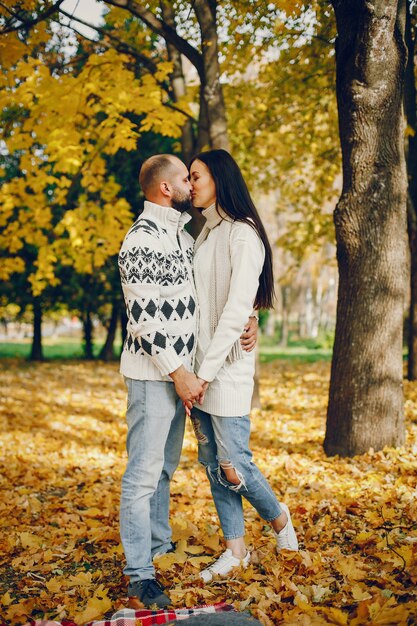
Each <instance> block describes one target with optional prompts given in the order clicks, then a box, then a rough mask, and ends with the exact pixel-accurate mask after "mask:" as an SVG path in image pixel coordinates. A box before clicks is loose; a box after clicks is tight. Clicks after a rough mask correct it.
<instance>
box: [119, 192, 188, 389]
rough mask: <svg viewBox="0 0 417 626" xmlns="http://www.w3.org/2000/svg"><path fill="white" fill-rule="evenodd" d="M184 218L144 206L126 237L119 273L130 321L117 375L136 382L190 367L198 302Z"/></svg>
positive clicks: (169, 210)
mask: <svg viewBox="0 0 417 626" xmlns="http://www.w3.org/2000/svg"><path fill="white" fill-rule="evenodd" d="M190 219H191V218H190V216H189V215H188V214H187V213H182V214H181V213H179V212H178V211H176V210H175V209H172V208H170V207H163V206H160V205H158V204H154V203H153V202H148V201H146V202H145V209H144V211H143V213H142V214H141V215H140V216H139V218H138V219H137V220H136V222H135V223H134V224H133V226H132V227H131V229H130V230H129V232H128V233H127V235H126V237H125V239H124V241H123V244H122V247H121V250H120V253H119V269H120V276H121V281H122V289H123V294H124V298H125V303H126V310H127V315H128V322H127V336H126V340H125V343H124V346H123V352H122V357H121V362H120V371H121V373H122V374H123V375H124V376H127V377H128V378H133V379H136V380H167V381H170V380H171V378H170V377H169V376H168V374H169V373H170V372H173V371H174V370H176V369H177V368H178V367H180V366H181V365H184V366H185V367H186V368H187V369H188V370H191V369H192V367H193V364H194V353H195V348H196V332H197V314H198V310H197V297H196V292H195V286H194V280H193V270H192V261H193V247H194V240H193V238H192V237H191V235H190V234H188V233H187V232H186V231H185V230H184V226H185V224H186V223H187V222H188V221H189V220H190Z"/></svg>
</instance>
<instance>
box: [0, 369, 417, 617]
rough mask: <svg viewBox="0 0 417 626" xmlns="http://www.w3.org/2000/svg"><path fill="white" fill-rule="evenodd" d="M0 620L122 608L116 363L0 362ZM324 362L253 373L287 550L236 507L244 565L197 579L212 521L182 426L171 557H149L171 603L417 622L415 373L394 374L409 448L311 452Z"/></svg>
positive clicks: (255, 439)
mask: <svg viewBox="0 0 417 626" xmlns="http://www.w3.org/2000/svg"><path fill="white" fill-rule="evenodd" d="M0 373H1V376H2V387H3V390H4V392H5V393H4V392H3V394H2V399H1V405H0V409H1V413H0V415H1V424H0V427H1V432H2V436H1V459H0V469H1V472H0V473H1V476H2V480H1V484H0V486H1V491H2V493H1V501H0V511H1V522H0V523H1V526H2V532H1V537H0V547H1V552H0V605H1V606H0V611H1V612H0V615H1V617H2V618H3V620H4V621H7V622H10V623H15V624H19V623H25V622H26V621H27V618H28V617H31V618H41V617H48V618H53V619H56V620H60V619H63V618H64V617H66V618H69V619H72V620H75V621H76V622H77V623H79V624H82V623H84V622H87V621H89V620H91V619H94V618H97V617H99V616H101V615H103V614H105V613H109V614H111V612H112V611H114V610H117V609H118V608H121V606H123V604H124V602H125V594H126V580H125V579H124V577H123V574H122V568H123V552H122V549H121V546H120V544H119V535H118V502H119V495H120V479H121V475H122V472H123V468H124V464H125V450H124V444H125V441H124V440H125V432H126V429H125V424H124V408H125V390H124V385H123V383H122V381H121V379H120V376H119V374H118V373H117V365H115V364H111V365H100V364H86V363H76V362H73V363H66V364H56V363H45V364H39V365H30V364H22V363H20V364H19V363H17V362H13V361H4V362H2V364H1V372H0ZM328 376H329V366H328V364H325V363H321V364H320V363H319V364H317V363H315V364H304V365H301V364H300V365H294V364H291V365H290V364H289V363H285V362H282V361H280V362H274V363H270V364H268V365H264V366H263V368H262V400H263V409H262V410H261V411H259V412H256V414H255V415H254V416H253V434H252V447H253V451H254V455H255V459H256V460H257V462H258V464H259V466H260V467H261V469H262V470H263V472H264V473H265V474H266V476H267V477H268V478H269V480H270V481H271V483H272V485H273V487H274V489H275V491H276V493H277V494H278V495H279V498H280V499H282V500H284V501H285V502H287V503H288V505H289V506H290V509H291V510H292V512H293V519H294V524H295V526H296V530H297V532H298V536H299V538H300V540H301V551H300V552H299V553H298V554H291V553H287V554H285V555H283V556H279V557H277V556H276V554H275V552H274V540H273V538H272V535H271V531H270V529H269V528H268V526H267V525H265V524H264V523H263V522H262V521H261V520H260V519H259V518H258V516H257V515H256V513H255V511H254V510H253V509H252V508H251V507H248V508H247V509H246V519H247V534H248V541H249V542H250V544H251V545H252V546H253V548H254V553H253V559H252V560H253V563H252V564H251V566H250V567H249V568H248V569H247V570H244V571H239V572H236V575H234V576H233V578H229V579H227V580H225V581H223V580H218V581H215V582H213V583H212V584H209V585H206V586H204V585H203V584H202V583H201V582H199V580H198V578H197V572H198V571H199V569H200V568H201V567H203V564H204V563H206V562H207V558H208V556H207V555H210V554H218V553H219V552H220V551H221V543H220V544H219V540H218V522H217V517H216V514H215V510H214V506H213V504H212V501H211V497H210V492H209V488H208V481H207V478H206V476H205V474H204V471H203V470H202V468H200V467H199V466H198V464H197V462H196V445H195V441H194V438H193V435H192V432H191V430H190V429H189V428H188V430H187V436H186V441H185V446H184V453H183V459H182V464H181V466H180V468H179V470H178V472H177V473H176V475H175V479H174V481H173V485H172V522H173V527H174V530H175V537H174V538H175V539H177V540H178V541H179V545H178V550H177V552H176V553H174V554H171V555H166V556H164V557H162V558H160V559H159V561H158V567H159V570H160V574H161V576H162V579H163V581H164V583H166V584H167V585H168V586H169V588H170V594H171V597H172V599H173V601H174V603H175V605H176V606H184V605H186V606H191V605H194V604H198V603H212V602H217V601H221V600H226V601H228V602H231V603H233V604H234V605H235V607H236V608H237V609H239V610H249V611H251V612H252V613H253V614H254V615H255V616H257V617H258V618H259V619H260V620H261V621H262V623H263V624H265V626H271V625H276V624H284V623H285V624H300V625H302V626H308V625H310V624H314V625H315V624H352V625H355V624H367V625H372V626H378V625H383V624H385V625H387V624H393V625H406V624H408V625H410V624H417V460H416V459H417V384H414V385H412V384H406V397H407V401H406V413H407V427H408V435H407V444H406V447H404V448H403V449H400V450H391V449H389V450H385V451H383V452H378V453H370V454H366V455H363V456H361V457H357V458H354V459H337V458H331V459H328V458H326V457H325V455H324V453H323V450H322V440H323V433H324V420H325V410H326V399H327V386H328Z"/></svg>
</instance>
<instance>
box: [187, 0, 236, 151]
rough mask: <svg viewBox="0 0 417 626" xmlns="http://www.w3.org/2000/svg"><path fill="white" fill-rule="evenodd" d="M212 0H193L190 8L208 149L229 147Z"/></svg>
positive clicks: (225, 148)
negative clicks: (199, 58)
mask: <svg viewBox="0 0 417 626" xmlns="http://www.w3.org/2000/svg"><path fill="white" fill-rule="evenodd" d="M216 6H217V2H216V0H195V2H194V10H195V14H196V16H197V20H198V23H199V26H200V32H201V50H202V55H203V66H204V79H203V80H202V81H201V82H202V87H203V101H204V103H205V105H206V107H207V117H208V122H209V125H208V131H209V138H210V147H211V148H223V149H224V150H228V151H229V150H230V144H229V138H228V135H227V120H226V107H225V104H224V98H223V89H222V85H221V82H220V63H219V46H218V36H217V21H216Z"/></svg>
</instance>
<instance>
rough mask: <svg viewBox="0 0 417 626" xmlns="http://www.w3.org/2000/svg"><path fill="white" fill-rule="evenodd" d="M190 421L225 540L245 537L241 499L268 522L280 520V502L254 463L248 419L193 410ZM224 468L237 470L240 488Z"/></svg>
mask: <svg viewBox="0 0 417 626" xmlns="http://www.w3.org/2000/svg"><path fill="white" fill-rule="evenodd" d="M191 421H192V423H193V428H194V432H195V435H196V437H197V441H198V460H199V462H200V463H201V464H202V465H204V466H205V468H206V472H207V476H208V478H209V480H210V488H211V493H212V496H213V500H214V504H215V506H216V509H217V514H218V516H219V520H220V524H221V527H222V530H223V535H224V538H225V539H236V538H238V537H243V536H244V534H245V525H244V518H243V506H242V496H244V497H245V498H246V499H247V500H248V501H249V502H250V503H251V504H252V506H253V507H254V508H255V509H256V510H257V511H258V513H259V515H260V516H261V517H262V518H263V519H264V520H265V521H267V522H270V521H271V520H273V519H275V518H276V517H279V516H280V515H281V513H282V509H281V507H280V505H279V502H278V500H277V498H276V496H275V494H274V492H273V491H272V489H271V487H270V485H269V483H268V481H267V480H266V478H265V477H264V475H263V474H262V473H261V471H260V470H259V469H258V468H257V466H256V465H255V463H254V462H253V461H252V452H251V451H250V449H249V437H250V419H249V416H248V415H244V416H243V417H218V416H216V415H210V414H209V413H205V412H204V411H201V410H200V409H196V408H193V410H192V413H191ZM222 466H223V468H225V469H226V470H229V469H232V468H233V469H234V470H235V475H236V476H237V479H238V481H239V483H238V484H234V483H233V482H229V480H227V478H226V474H225V472H224V469H222ZM229 476H230V474H229ZM236 482H237V481H236Z"/></svg>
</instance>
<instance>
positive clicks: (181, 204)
mask: <svg viewBox="0 0 417 626" xmlns="http://www.w3.org/2000/svg"><path fill="white" fill-rule="evenodd" d="M175 165H176V168H175V172H174V173H173V176H172V177H171V180H170V183H171V205H172V208H173V209H176V210H177V211H179V212H180V213H184V211H189V210H191V207H192V202H191V183H190V180H189V174H188V170H187V168H186V167H185V165H184V163H182V161H180V160H179V159H178V165H177V160H176V162H175Z"/></svg>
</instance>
